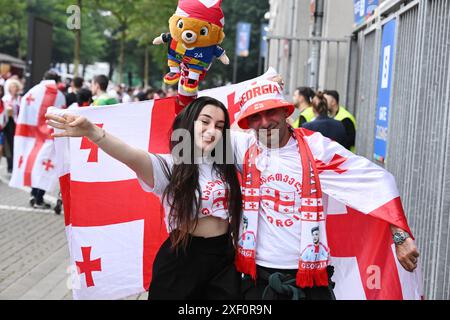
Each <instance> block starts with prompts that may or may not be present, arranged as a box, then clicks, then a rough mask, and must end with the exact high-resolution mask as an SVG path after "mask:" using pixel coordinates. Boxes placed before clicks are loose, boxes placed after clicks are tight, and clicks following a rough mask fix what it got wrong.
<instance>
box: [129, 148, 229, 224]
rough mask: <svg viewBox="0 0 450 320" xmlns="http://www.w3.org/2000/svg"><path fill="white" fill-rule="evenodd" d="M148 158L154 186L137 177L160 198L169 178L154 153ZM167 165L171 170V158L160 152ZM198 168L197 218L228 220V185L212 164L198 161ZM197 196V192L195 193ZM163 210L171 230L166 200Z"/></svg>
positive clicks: (145, 188)
mask: <svg viewBox="0 0 450 320" xmlns="http://www.w3.org/2000/svg"><path fill="white" fill-rule="evenodd" d="M149 156H150V159H151V161H152V165H153V177H154V187H153V188H151V187H150V186H149V185H147V184H146V183H145V182H144V181H142V180H141V179H140V178H139V177H138V181H139V183H140V185H141V187H142V189H144V191H146V192H152V193H154V194H155V195H157V196H158V197H159V198H160V199H161V198H162V195H163V193H164V190H165V189H166V187H167V185H168V184H169V180H168V179H167V177H166V175H165V174H164V168H163V167H162V166H163V164H162V163H161V162H160V161H159V160H158V158H157V157H156V156H155V155H154V154H151V153H149ZM159 156H161V157H162V158H163V159H164V160H165V161H166V162H167V165H168V168H169V170H172V167H173V158H172V156H171V155H170V154H160V155H159ZM198 168H199V184H200V189H201V191H202V194H201V196H200V197H201V207H200V210H199V216H198V217H199V218H204V217H209V216H212V217H218V218H221V219H224V220H228V218H229V214H228V208H227V206H228V202H227V198H228V186H227V185H226V184H225V182H224V181H223V180H222V179H221V178H220V177H219V175H218V174H217V172H216V171H215V170H214V169H213V167H212V165H210V164H207V163H200V164H199V165H198ZM197 196H198V194H197ZM163 206H164V211H165V219H164V220H165V222H166V227H167V231H169V232H170V231H171V230H173V229H175V226H173V225H172V226H169V221H168V218H169V212H170V206H169V204H168V203H167V201H164V203H163ZM194 216H195V213H193V217H194Z"/></svg>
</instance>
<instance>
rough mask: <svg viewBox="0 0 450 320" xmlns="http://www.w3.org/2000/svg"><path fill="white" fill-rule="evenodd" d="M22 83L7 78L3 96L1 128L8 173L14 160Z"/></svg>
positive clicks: (10, 171)
mask: <svg viewBox="0 0 450 320" xmlns="http://www.w3.org/2000/svg"><path fill="white" fill-rule="evenodd" d="M21 91H22V84H21V83H20V81H19V80H17V79H9V80H8V91H7V92H5V95H4V96H3V98H2V100H3V106H4V108H5V110H6V117H7V121H6V125H5V127H4V128H3V135H4V141H3V143H4V152H5V156H6V160H7V164H8V165H7V170H8V173H12V170H13V160H14V133H15V131H16V122H17V117H18V116H19V110H20V101H21V98H20V92H21Z"/></svg>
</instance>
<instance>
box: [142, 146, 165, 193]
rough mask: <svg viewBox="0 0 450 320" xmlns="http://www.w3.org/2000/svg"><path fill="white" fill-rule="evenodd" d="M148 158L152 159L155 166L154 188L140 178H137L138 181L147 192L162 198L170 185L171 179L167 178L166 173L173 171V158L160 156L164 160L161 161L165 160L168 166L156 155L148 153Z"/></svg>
mask: <svg viewBox="0 0 450 320" xmlns="http://www.w3.org/2000/svg"><path fill="white" fill-rule="evenodd" d="M148 156H149V157H150V160H151V161H152V166H153V181H154V186H153V188H152V187H150V186H149V185H148V184H146V183H145V182H144V181H143V180H142V179H141V178H140V177H139V176H137V179H138V181H139V184H140V185H141V187H142V189H143V190H144V191H145V192H152V193H154V194H156V195H158V196H161V195H162V194H163V192H164V190H165V189H166V187H167V185H168V184H169V179H168V178H167V176H166V173H169V172H170V171H172V167H173V160H172V156H171V155H170V154H159V155H158V156H160V157H161V158H162V159H161V160H164V161H165V162H166V163H167V166H166V165H165V164H164V163H162V162H161V161H160V159H158V157H157V156H156V155H155V154H152V153H148Z"/></svg>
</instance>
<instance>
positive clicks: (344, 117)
mask: <svg viewBox="0 0 450 320" xmlns="http://www.w3.org/2000/svg"><path fill="white" fill-rule="evenodd" d="M324 95H325V98H326V99H327V101H328V111H329V113H330V117H332V118H334V119H335V120H338V121H341V122H342V124H343V125H344V128H345V132H346V135H347V142H346V145H347V146H348V148H347V149H349V150H350V151H352V152H353V153H354V152H355V137H356V120H355V117H354V116H353V115H352V114H351V113H350V112H348V111H347V109H345V107H343V106H341V105H339V93H338V92H337V91H336V90H325V91H324Z"/></svg>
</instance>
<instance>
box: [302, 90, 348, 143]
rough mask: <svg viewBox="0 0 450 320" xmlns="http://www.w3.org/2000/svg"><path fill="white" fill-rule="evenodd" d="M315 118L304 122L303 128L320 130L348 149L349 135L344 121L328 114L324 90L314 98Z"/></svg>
mask: <svg viewBox="0 0 450 320" xmlns="http://www.w3.org/2000/svg"><path fill="white" fill-rule="evenodd" d="M312 106H313V111H314V116H315V119H314V120H313V121H310V122H305V123H303V124H302V128H305V129H308V130H311V131H317V132H320V133H321V134H322V135H323V136H325V137H327V138H330V139H332V140H334V141H336V142H337V143H339V144H340V145H342V146H344V147H345V148H347V149H348V145H347V135H346V133H345V128H344V125H343V124H342V122H340V121H337V120H335V119H333V118H330V117H329V116H328V105H327V99H325V97H324V94H323V93H322V92H320V91H319V92H317V93H316V95H315V96H314V98H313V100H312Z"/></svg>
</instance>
